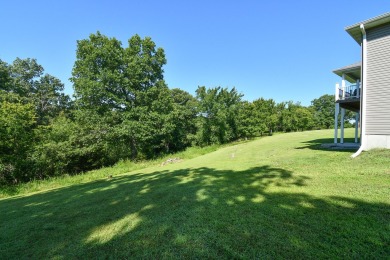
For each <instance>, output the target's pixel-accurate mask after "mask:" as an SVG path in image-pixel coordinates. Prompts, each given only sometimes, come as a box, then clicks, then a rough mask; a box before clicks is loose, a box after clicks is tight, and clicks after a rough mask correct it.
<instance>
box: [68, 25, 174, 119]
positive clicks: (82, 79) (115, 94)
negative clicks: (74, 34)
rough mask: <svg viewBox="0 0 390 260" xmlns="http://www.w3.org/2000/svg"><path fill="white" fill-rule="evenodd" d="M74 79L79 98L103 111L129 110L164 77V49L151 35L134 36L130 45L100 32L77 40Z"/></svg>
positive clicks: (85, 103)
mask: <svg viewBox="0 0 390 260" xmlns="http://www.w3.org/2000/svg"><path fill="white" fill-rule="evenodd" d="M76 55H77V60H76V62H75V65H74V67H73V71H72V78H71V81H72V82H73V83H74V89H75V97H76V102H77V104H78V105H79V106H81V107H86V108H93V109H95V110H97V111H98V112H99V113H105V112H107V111H110V110H120V111H128V110H130V109H131V108H133V107H135V106H137V105H139V102H138V101H139V99H138V96H139V93H140V92H143V91H146V90H147V89H149V88H150V87H152V86H154V85H155V84H156V83H157V82H158V81H161V80H163V69H162V66H163V65H165V64H166V59H165V54H164V50H163V49H162V48H157V49H156V45H155V43H154V42H153V41H152V40H151V38H149V37H146V38H145V39H141V37H139V36H138V35H135V36H133V37H131V38H130V39H129V41H128V47H127V48H122V44H121V42H120V41H118V40H117V39H115V38H108V37H107V36H104V35H102V34H101V33H100V32H97V33H96V34H91V35H90V36H89V39H85V40H80V41H78V42H77V52H76Z"/></svg>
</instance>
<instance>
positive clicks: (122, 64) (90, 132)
mask: <svg viewBox="0 0 390 260" xmlns="http://www.w3.org/2000/svg"><path fill="white" fill-rule="evenodd" d="M166 62H167V60H166V57H165V53H164V50H163V49H162V48H159V47H157V46H156V44H155V43H154V42H153V41H152V39H151V38H149V37H145V38H141V37H140V36H138V35H134V36H132V37H131V38H130V39H129V40H128V42H127V45H126V46H125V47H124V46H123V45H122V43H121V42H120V41H119V40H117V39H115V38H109V37H107V36H105V35H103V34H101V33H100V32H97V33H96V34H91V35H90V36H89V38H88V39H83V40H80V41H78V42H77V51H76V61H75V64H74V67H73V70H72V77H71V79H70V80H71V82H72V83H73V88H74V95H73V98H70V97H69V96H68V95H66V94H64V92H63V91H64V85H63V83H62V82H61V81H60V80H59V79H58V78H56V77H54V76H52V75H49V74H47V73H44V68H43V67H42V66H41V65H39V64H38V62H37V60H36V59H30V58H27V59H20V58H16V59H15V60H14V61H13V63H12V64H7V63H6V62H4V61H2V60H0V184H1V185H9V184H17V183H20V182H28V181H31V180H34V179H44V178H48V177H51V176H59V175H63V174H77V173H80V172H84V171H88V170H91V169H96V168H99V167H103V166H108V165H113V164H115V163H116V162H118V161H119V160H127V159H129V160H143V159H151V158H155V157H157V156H160V155H162V154H167V153H173V152H176V151H180V150H183V149H185V148H187V147H189V146H207V145H211V144H224V143H228V142H232V141H234V140H239V139H246V138H253V137H257V136H263V135H271V134H272V133H274V132H290V131H303V130H310V129H321V128H330V127H332V126H333V121H334V118H333V117H334V116H333V114H334V100H333V96H331V95H324V96H322V97H320V98H318V99H314V100H313V101H312V105H311V106H309V107H305V106H302V105H301V104H300V103H294V102H292V101H289V102H281V103H277V102H275V101H274V100H273V99H263V98H259V99H256V100H254V101H252V102H249V101H245V100H243V95H242V94H240V93H239V92H238V91H237V89H235V88H234V87H233V88H230V89H229V88H222V87H211V88H207V87H205V86H199V87H198V88H197V90H196V93H195V95H194V96H193V95H191V94H190V93H188V92H186V91H184V90H181V89H178V88H174V89H170V88H168V86H167V84H166V82H165V81H164V77H163V74H164V71H163V66H164V65H165V64H166Z"/></svg>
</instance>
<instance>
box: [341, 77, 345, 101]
mask: <svg viewBox="0 0 390 260" xmlns="http://www.w3.org/2000/svg"><path fill="white" fill-rule="evenodd" d="M341 89H342V91H343V92H342V93H343V94H342V99H343V100H344V99H345V74H344V73H343V76H342V79H341Z"/></svg>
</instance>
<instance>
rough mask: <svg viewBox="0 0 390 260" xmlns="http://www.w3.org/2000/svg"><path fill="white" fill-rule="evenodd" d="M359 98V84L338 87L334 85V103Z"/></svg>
mask: <svg viewBox="0 0 390 260" xmlns="http://www.w3.org/2000/svg"><path fill="white" fill-rule="evenodd" d="M356 98H360V86H359V84H354V85H349V86H341V87H340V86H339V84H336V101H337V100H348V99H356Z"/></svg>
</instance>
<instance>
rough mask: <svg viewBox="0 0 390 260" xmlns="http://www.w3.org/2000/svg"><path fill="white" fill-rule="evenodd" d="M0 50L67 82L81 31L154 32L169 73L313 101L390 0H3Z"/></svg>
mask: <svg viewBox="0 0 390 260" xmlns="http://www.w3.org/2000/svg"><path fill="white" fill-rule="evenodd" d="M0 6H1V9H0V17H1V21H2V26H1V27H0V59H2V60H3V61H6V62H8V63H12V61H13V60H14V59H15V58H16V57H20V58H36V59H37V61H38V63H39V64H41V65H42V66H43V67H44V68H45V72H46V73H49V74H51V75H53V76H56V77H58V78H60V79H61V81H62V82H63V83H64V84H65V88H66V90H65V92H66V93H67V94H72V93H73V88H72V84H71V83H70V82H69V80H68V79H69V78H70V76H71V71H72V67H73V64H74V62H75V57H76V47H77V45H76V44H77V40H81V39H86V38H88V36H89V35H90V34H91V33H96V31H100V32H101V33H102V34H104V35H107V36H109V37H115V38H117V39H119V40H121V41H122V43H123V45H124V46H125V45H126V44H127V40H128V39H129V38H130V37H131V36H132V35H134V34H136V33H138V34H139V35H141V36H142V37H145V36H150V37H151V38H152V39H153V41H154V42H155V43H156V44H157V46H159V47H162V48H163V49H164V50H165V54H166V58H167V60H168V63H167V65H166V66H165V67H164V70H165V74H164V75H165V80H166V82H167V84H168V86H169V87H170V88H181V89H184V90H186V91H188V92H190V93H191V94H194V93H195V90H196V88H197V87H198V86H206V87H215V86H222V87H229V88H230V87H233V86H234V87H236V88H237V89H238V91H239V92H241V93H242V94H244V99H246V100H250V101H251V100H254V99H257V98H259V97H264V98H273V99H275V100H276V101H277V102H281V101H289V100H292V101H294V102H297V101H300V102H301V103H302V104H303V105H310V101H311V100H313V99H314V98H318V97H320V96H321V95H323V94H333V91H334V84H335V83H336V82H337V81H339V80H340V79H339V78H338V77H337V76H336V75H334V74H333V73H332V70H333V69H336V68H339V67H342V66H345V65H349V64H351V63H354V62H356V61H359V60H360V48H359V45H358V44H357V43H356V42H355V41H354V40H353V39H352V38H351V37H350V36H349V35H348V34H347V33H346V32H345V31H344V28H345V27H346V26H349V25H352V24H355V23H357V22H360V21H363V20H366V19H368V18H372V17H374V16H377V15H380V14H383V13H386V12H389V11H390V8H389V7H390V4H389V2H388V1H387V0H376V1H373V0H367V1H362V0H361V1H349V0H344V1H342V0H339V1H333V0H326V1H325V0H324V1H315V0H307V1H304V0H294V1H290V0H284V1H277V0H275V1H265V0H258V1H247V0H241V1H238V0H236V1H230V0H224V1H219V0H215V1H212V0H206V1H204V0H196V1H193V0H187V1H169V0H167V1H157V0H156V1H151V0H142V1H115V0H110V1H103V0H95V1H82V0H77V1H75V0H67V1H52V0H46V1H43V0H34V1H20V0H13V1H10V0H0Z"/></svg>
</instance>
